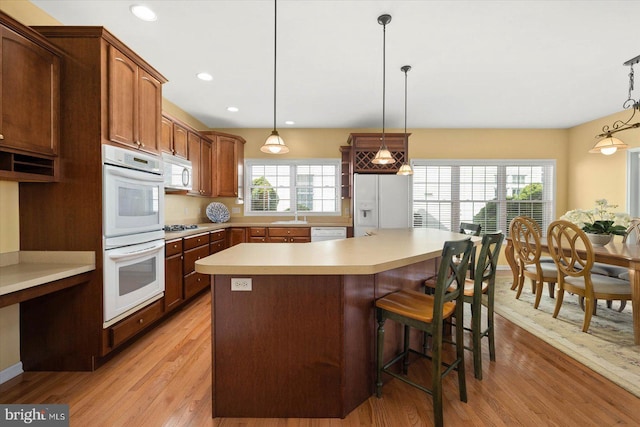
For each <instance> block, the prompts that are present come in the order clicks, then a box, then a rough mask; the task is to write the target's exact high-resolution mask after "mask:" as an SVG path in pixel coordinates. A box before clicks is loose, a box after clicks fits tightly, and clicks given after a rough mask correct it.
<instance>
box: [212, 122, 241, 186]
mask: <svg viewBox="0 0 640 427" xmlns="http://www.w3.org/2000/svg"><path fill="white" fill-rule="evenodd" d="M202 134H203V135H205V136H206V137H208V138H211V139H212V140H213V141H214V146H215V155H214V156H213V157H214V159H215V162H214V164H213V169H214V171H213V173H214V176H213V177H212V183H213V188H212V196H213V197H238V198H242V197H243V191H244V182H243V181H244V144H245V140H244V139H243V138H241V137H239V136H236V135H230V134H226V133H222V132H216V131H203V132H202Z"/></svg>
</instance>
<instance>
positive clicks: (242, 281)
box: [231, 277, 251, 291]
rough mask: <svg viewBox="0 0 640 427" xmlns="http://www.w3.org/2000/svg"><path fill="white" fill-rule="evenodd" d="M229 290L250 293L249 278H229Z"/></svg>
mask: <svg viewBox="0 0 640 427" xmlns="http://www.w3.org/2000/svg"><path fill="white" fill-rule="evenodd" d="M231 290H232V291H250V290H251V278H250V277H248V278H243V277H232V278H231Z"/></svg>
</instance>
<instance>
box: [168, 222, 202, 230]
mask: <svg viewBox="0 0 640 427" xmlns="http://www.w3.org/2000/svg"><path fill="white" fill-rule="evenodd" d="M195 228H198V226H197V225H196V224H189V225H184V224H175V225H165V226H164V231H184V230H193V229H195Z"/></svg>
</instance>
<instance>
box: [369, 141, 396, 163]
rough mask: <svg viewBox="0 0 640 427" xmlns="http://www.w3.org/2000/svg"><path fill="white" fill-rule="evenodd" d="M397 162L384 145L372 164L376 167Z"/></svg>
mask: <svg viewBox="0 0 640 427" xmlns="http://www.w3.org/2000/svg"><path fill="white" fill-rule="evenodd" d="M395 161H396V159H394V158H393V156H392V155H391V152H390V151H389V149H388V148H387V146H386V145H383V146H382V147H380V149H379V150H378V152H377V153H376V156H375V157H374V158H373V160H371V163H373V164H374V165H390V164H392V163H395Z"/></svg>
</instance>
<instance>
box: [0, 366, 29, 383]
mask: <svg viewBox="0 0 640 427" xmlns="http://www.w3.org/2000/svg"><path fill="white" fill-rule="evenodd" d="M23 372H24V371H23V370H22V362H18V363H16V364H15V365H13V366H9V367H8V368H6V369H3V370H2V371H0V384H3V383H6V382H7V381H9V380H10V379H12V378H15V377H17V376H18V375H20V374H22V373H23Z"/></svg>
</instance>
